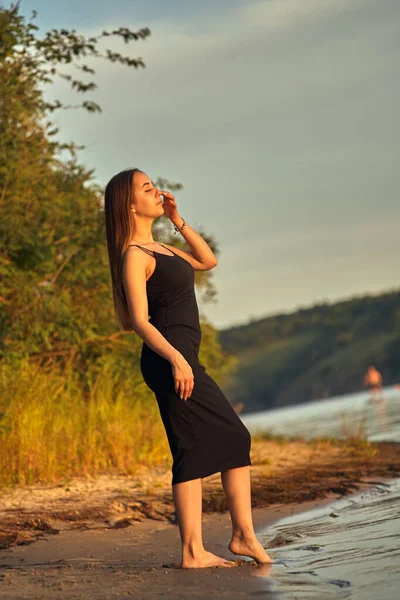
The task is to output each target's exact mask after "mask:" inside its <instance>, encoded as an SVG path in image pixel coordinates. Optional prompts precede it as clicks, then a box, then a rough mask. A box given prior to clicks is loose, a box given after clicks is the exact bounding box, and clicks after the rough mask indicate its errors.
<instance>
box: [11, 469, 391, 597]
mask: <svg viewBox="0 0 400 600" xmlns="http://www.w3.org/2000/svg"><path fill="white" fill-rule="evenodd" d="M391 479H392V478H383V477H380V478H379V481H377V480H376V479H374V480H371V479H369V480H363V481H360V482H359V483H358V489H357V490H355V489H354V488H353V489H352V491H351V492H350V494H351V495H353V494H354V493H360V492H362V491H365V490H367V489H370V488H372V487H373V486H374V485H375V484H377V483H385V482H389V481H390V480H391ZM342 496H343V495H339V496H338V494H337V493H335V492H330V493H329V494H327V495H326V496H325V497H324V498H319V499H317V500H306V501H303V502H296V503H281V504H275V505H271V506H269V507H255V508H253V521H254V528H255V530H256V533H258V531H259V530H265V529H266V528H267V527H270V526H272V525H274V524H276V523H277V522H278V521H280V520H281V519H283V518H285V517H287V516H290V515H293V514H298V513H301V512H305V511H308V510H311V509H313V508H321V507H323V506H325V505H329V504H330V503H331V502H334V501H335V500H337V499H339V498H340V497H342ZM202 526H203V541H204V545H205V547H206V549H207V550H209V551H211V552H214V553H215V554H218V555H220V556H223V557H224V558H228V559H230V560H235V561H236V562H237V566H236V567H234V568H215V567H214V568H207V569H177V568H173V567H172V563H174V562H178V561H179V559H180V538H179V530H178V526H177V524H171V523H170V522H167V521H165V520H163V521H161V520H154V519H152V518H149V517H146V518H144V519H143V520H142V521H138V522H135V523H134V524H133V525H132V526H127V525H126V524H125V526H123V525H121V523H120V525H119V526H116V527H113V528H108V527H106V526H104V525H103V526H100V525H99V523H96V522H93V523H92V525H90V524H88V523H87V524H86V527H85V528H80V529H75V530H74V529H66V530H61V532H60V534H59V535H49V534H48V533H46V532H44V533H43V535H42V538H41V539H40V540H38V541H37V542H36V543H28V544H19V545H15V546H13V547H9V548H7V549H3V550H1V551H0V581H1V582H2V585H1V586H0V598H7V600H11V599H12V598H21V597H23V598H25V599H30V598H31V599H32V600H33V599H36V598H38V597H39V596H40V597H46V598H54V599H56V598H61V597H62V598H68V599H71V600H75V599H76V598H81V599H86V598H88V597H93V598H96V597H97V598H114V597H135V598H143V599H152V600H153V598H155V597H158V596H162V597H164V598H171V599H174V600H175V599H182V600H183V599H187V598H188V597H190V598H210V597H215V596H216V595H218V596H219V595H221V596H224V597H225V598H232V599H233V598H241V597H243V598H244V597H248V595H249V594H256V595H257V594H262V593H266V592H267V591H268V590H269V586H270V582H269V581H268V578H269V577H273V575H274V569H280V568H282V567H281V565H279V564H278V563H276V562H274V563H272V564H268V565H256V563H255V562H254V561H252V560H250V559H243V558H240V557H239V558H238V557H236V556H235V555H233V554H232V553H231V552H230V551H229V550H228V548H227V545H228V543H229V539H230V533H231V523H230V517H229V513H228V514H226V513H218V512H212V513H206V514H204V515H203V521H202ZM267 552H268V548H267ZM271 558H274V556H273V553H271ZM269 593H270V594H271V592H269ZM270 597H271V598H273V597H274V596H273V595H271V596H270Z"/></svg>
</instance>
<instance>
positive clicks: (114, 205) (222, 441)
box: [105, 169, 271, 568]
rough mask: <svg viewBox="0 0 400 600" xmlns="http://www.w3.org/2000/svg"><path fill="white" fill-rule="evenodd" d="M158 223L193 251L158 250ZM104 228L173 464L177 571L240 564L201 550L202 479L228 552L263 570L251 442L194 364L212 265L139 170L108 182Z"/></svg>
mask: <svg viewBox="0 0 400 600" xmlns="http://www.w3.org/2000/svg"><path fill="white" fill-rule="evenodd" d="M162 197H163V199H162ZM163 214H164V215H166V216H167V217H168V218H169V219H170V220H171V222H172V223H173V224H174V227H175V232H176V231H180V232H181V234H182V236H183V237H184V239H185V240H186V242H187V244H188V245H189V246H190V248H191V252H188V251H186V250H181V249H178V248H175V247H174V246H169V245H167V244H164V245H163V244H160V243H159V242H156V241H154V239H153V236H152V224H153V221H154V219H155V218H156V217H159V216H160V215H163ZM105 219H106V231H107V245H108V252H109V260H110V269H111V279H112V285H113V299H114V306H115V314H116V318H117V322H118V325H119V326H120V327H121V328H122V329H125V330H134V331H135V332H136V333H137V334H138V335H139V336H140V337H141V338H142V340H143V346H142V353H141V359H140V366H141V371H142V375H143V378H144V381H145V382H146V384H147V385H148V387H149V388H150V389H151V390H152V391H153V393H154V394H155V396H156V399H157V403H158V406H159V410H160V415H161V418H162V421H163V424H164V427H165V431H166V434H167V437H168V442H169V446H170V450H171V454H172V457H173V466H172V495H173V499H174V503H175V509H176V514H177V519H178V524H179V531H180V536H181V541H182V556H181V562H180V565H179V566H180V567H181V568H199V567H213V566H226V567H230V566H235V565H236V563H235V562H233V561H228V560H225V559H224V558H221V557H219V556H217V555H215V554H212V553H211V552H207V551H206V550H205V548H204V546H203V541H202V531H201V515H202V488H201V478H202V477H207V476H208V475H211V474H212V473H217V472H221V480H222V485H223V488H224V491H225V494H226V498H227V502H228V507H229V511H230V514H231V521H232V528H233V530H232V539H231V540H230V542H229V546H228V547H229V550H230V551H231V552H232V553H233V554H238V555H243V556H249V557H251V558H253V559H254V560H256V562H258V563H269V562H271V559H270V557H269V556H268V554H267V553H266V552H265V550H264V548H263V547H262V545H261V543H260V542H259V541H258V540H257V538H256V535H255V532H254V528H253V522H252V514H251V490H250V465H251V461H250V444H251V437H250V433H249V431H248V430H247V429H246V427H245V426H244V424H243V422H242V421H241V419H240V418H239V416H238V415H237V414H236V412H235V411H234V409H233V408H232V406H231V405H230V403H229V402H228V400H227V399H226V397H225V396H224V394H223V393H222V391H221V389H220V388H219V387H218V385H217V384H216V383H215V382H214V380H213V379H212V378H211V377H210V376H209V374H208V373H207V372H206V368H205V367H204V366H203V365H202V364H200V362H199V359H198V352H199V348H200V340H201V330H200V323H199V312H198V307H197V303H196V296H195V291H194V279H195V278H194V272H195V271H205V270H208V269H212V268H213V267H215V265H216V264H217V259H216V257H215V255H214V254H213V252H212V250H211V249H210V247H209V246H208V244H207V243H206V241H205V240H204V239H203V238H202V237H201V236H200V235H199V234H198V233H196V231H194V229H192V228H191V227H190V225H188V224H187V223H185V221H184V220H183V219H182V217H181V216H180V214H179V213H178V209H177V204H176V201H175V198H174V196H173V195H172V194H170V193H169V192H166V191H161V190H159V189H157V188H156V187H155V186H154V185H153V183H152V181H151V180H150V179H149V177H148V176H147V175H146V173H144V172H143V171H141V170H140V169H130V170H126V171H122V172H120V173H118V174H117V175H115V176H114V177H112V179H111V180H110V181H109V183H108V184H107V187H106V191H105ZM149 314H150V320H149Z"/></svg>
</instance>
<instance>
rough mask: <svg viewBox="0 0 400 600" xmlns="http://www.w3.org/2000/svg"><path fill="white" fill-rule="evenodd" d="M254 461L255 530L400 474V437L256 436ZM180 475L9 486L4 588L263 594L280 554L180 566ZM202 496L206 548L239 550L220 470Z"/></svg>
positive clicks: (70, 594)
mask: <svg viewBox="0 0 400 600" xmlns="http://www.w3.org/2000/svg"><path fill="white" fill-rule="evenodd" d="M252 461H253V466H252V467H251V474H252V499H253V519H254V524H255V528H256V531H257V530H262V529H265V527H266V526H268V525H270V524H272V523H274V522H276V521H277V520H279V519H281V518H283V517H285V516H287V515H290V514H293V513H295V512H299V511H303V510H309V509H310V508H314V507H320V506H322V505H324V504H327V503H330V502H332V501H334V500H336V499H337V498H340V497H342V496H343V495H348V494H351V493H354V492H357V491H363V490H364V489H367V488H368V487H371V486H372V485H373V484H374V483H376V482H387V481H390V479H391V478H394V477H398V476H399V475H400V445H399V444H394V443H384V442H379V443H371V444H369V445H368V446H366V447H361V446H360V447H358V446H352V445H346V444H345V443H343V444H337V445H336V444H331V443H328V442H313V443H311V442H301V441H296V442H283V443H278V442H276V441H268V442H266V441H263V442H262V441H259V442H257V441H254V440H253V443H252ZM170 480H171V475H170V472H169V471H168V470H166V469H165V468H164V469H148V470H146V469H142V470H141V472H138V473H137V474H136V475H134V476H123V475H110V474H104V475H101V476H99V477H96V478H82V477H81V478H79V477H77V478H73V479H71V480H70V481H68V482H62V483H57V484H53V485H31V486H18V487H15V488H14V489H9V490H2V491H1V493H0V507H1V508H0V529H1V532H2V534H1V536H0V543H1V544H2V548H3V549H2V550H1V551H0V598H7V599H10V600H11V599H12V600H14V599H17V598H21V599H22V598H24V599H25V598H29V599H36V598H41V599H44V598H71V599H72V598H73V599H78V598H85V599H86V598H89V597H91V598H102V599H106V598H114V597H120V596H126V597H132V598H146V599H150V598H157V597H159V596H163V597H165V598H174V599H175V598H185V599H187V598H204V597H205V598H232V599H233V598H240V597H246V596H254V595H255V596H257V595H264V593H265V590H266V589H267V588H268V577H269V575H270V574H272V575H273V569H278V568H282V566H281V565H279V564H277V563H275V564H272V565H268V566H262V567H260V566H257V565H256V564H255V563H254V562H253V561H251V560H242V559H238V563H237V564H238V566H237V567H235V568H212V569H193V570H192V569H188V570H181V569H176V568H172V567H171V565H172V563H173V562H179V559H180V539H179V530H178V526H177V524H176V518H175V512H174V507H173V501H172V494H171V487H170ZM203 498H204V500H203V510H204V516H203V538H204V544H205V547H206V548H207V549H208V550H210V551H212V552H215V553H216V554H219V555H220V556H223V557H225V558H229V559H231V560H232V559H235V558H236V557H235V556H234V555H232V554H231V553H230V552H229V550H228V548H227V544H228V542H229V539H230V532H231V528H230V518H229V513H228V512H226V504H225V503H224V495H223V491H222V486H221V483H220V476H219V474H215V475H212V476H210V477H208V478H206V479H204V480H203ZM267 552H268V548H267ZM270 554H271V558H274V556H273V554H272V553H270ZM263 590H264V591H263ZM257 592H258V593H257ZM268 597H269V598H274V595H273V594H272V593H270V594H269V595H268Z"/></svg>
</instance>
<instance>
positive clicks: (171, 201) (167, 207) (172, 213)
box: [160, 190, 179, 221]
mask: <svg viewBox="0 0 400 600" xmlns="http://www.w3.org/2000/svg"><path fill="white" fill-rule="evenodd" d="M160 194H162V195H163V196H164V215H165V216H166V217H168V219H171V221H173V220H174V219H178V218H179V212H178V206H177V204H176V200H175V196H174V195H173V194H171V193H170V192H167V191H164V190H160Z"/></svg>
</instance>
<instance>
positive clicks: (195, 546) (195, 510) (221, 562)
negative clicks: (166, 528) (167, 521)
mask: <svg viewBox="0 0 400 600" xmlns="http://www.w3.org/2000/svg"><path fill="white" fill-rule="evenodd" d="M172 496H173V499H174V502H175V509H176V514H177V517H178V524H179V532H180V536H181V541H182V559H181V563H180V565H179V566H180V568H182V569H195V568H201V567H233V566H236V563H234V562H232V561H229V560H225V559H224V558H221V557H220V556H217V555H216V554H213V553H212V552H207V550H205V548H204V546H203V538H202V531H201V513H202V487H201V479H191V480H190V481H184V482H183V483H177V484H175V485H173V486H172Z"/></svg>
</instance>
